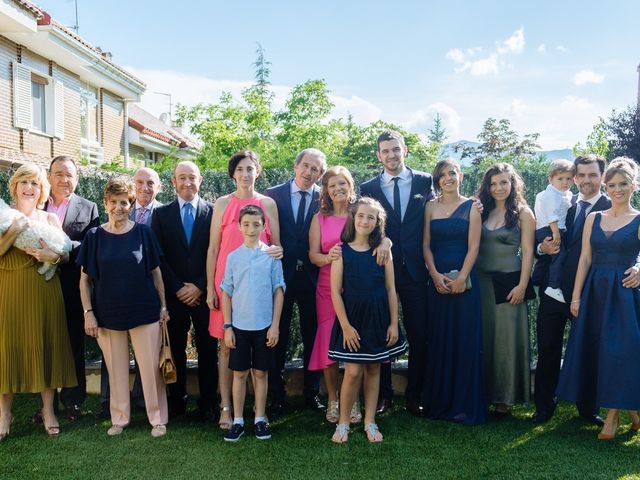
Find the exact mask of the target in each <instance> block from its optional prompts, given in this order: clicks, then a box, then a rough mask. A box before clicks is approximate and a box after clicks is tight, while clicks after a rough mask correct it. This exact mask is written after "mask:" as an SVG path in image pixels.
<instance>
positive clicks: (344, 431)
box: [331, 423, 349, 443]
mask: <svg viewBox="0 0 640 480" xmlns="http://www.w3.org/2000/svg"><path fill="white" fill-rule="evenodd" d="M347 440H349V424H348V423H339V424H337V425H336V431H335V432H334V433H333V436H332V437H331V441H332V442H333V443H347Z"/></svg>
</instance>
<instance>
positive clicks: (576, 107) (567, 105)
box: [560, 95, 593, 112]
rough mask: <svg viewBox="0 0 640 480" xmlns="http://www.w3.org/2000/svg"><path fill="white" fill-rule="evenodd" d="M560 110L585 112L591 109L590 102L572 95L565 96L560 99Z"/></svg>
mask: <svg viewBox="0 0 640 480" xmlns="http://www.w3.org/2000/svg"><path fill="white" fill-rule="evenodd" d="M560 108H562V109H564V110H569V111H574V112H576V111H578V112H581V111H585V110H590V109H592V108H593V105H592V104H591V102H590V101H589V100H588V99H586V98H580V97H575V96H573V95H567V96H566V97H564V98H563V99H562V102H561V103H560Z"/></svg>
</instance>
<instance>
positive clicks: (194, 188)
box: [171, 161, 202, 202]
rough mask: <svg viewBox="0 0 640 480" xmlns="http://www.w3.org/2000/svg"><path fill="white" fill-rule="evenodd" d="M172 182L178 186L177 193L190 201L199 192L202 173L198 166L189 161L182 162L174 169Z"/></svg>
mask: <svg viewBox="0 0 640 480" xmlns="http://www.w3.org/2000/svg"><path fill="white" fill-rule="evenodd" d="M171 183H173V185H174V186H175V187H176V193H177V194H178V196H179V197H180V198H182V199H183V200H186V201H187V202H190V201H191V200H193V199H194V197H195V196H196V195H197V194H198V191H199V190H200V184H201V183H202V175H200V169H199V168H198V166H197V165H196V164H195V163H193V162H189V161H184V162H180V163H178V164H177V165H176V169H175V170H174V171H173V178H172V179H171Z"/></svg>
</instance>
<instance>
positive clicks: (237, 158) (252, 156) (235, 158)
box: [228, 150, 262, 178]
mask: <svg viewBox="0 0 640 480" xmlns="http://www.w3.org/2000/svg"><path fill="white" fill-rule="evenodd" d="M245 158H248V159H249V160H251V161H252V162H253V163H254V165H255V166H256V172H257V174H258V176H259V175H260V172H262V166H261V165H260V157H259V156H258V154H257V153H256V152H254V151H252V150H238V151H237V152H236V153H234V154H233V155H231V158H230V159H229V164H228V170H229V177H231V178H233V174H234V173H236V167H237V166H238V164H239V163H240V162H241V161H242V160H244V159H245Z"/></svg>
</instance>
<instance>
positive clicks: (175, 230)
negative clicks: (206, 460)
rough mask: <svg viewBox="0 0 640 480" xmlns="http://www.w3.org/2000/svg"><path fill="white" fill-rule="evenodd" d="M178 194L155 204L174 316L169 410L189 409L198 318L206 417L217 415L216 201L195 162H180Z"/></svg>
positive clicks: (202, 415) (153, 223)
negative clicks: (210, 259) (205, 191)
mask: <svg viewBox="0 0 640 480" xmlns="http://www.w3.org/2000/svg"><path fill="white" fill-rule="evenodd" d="M171 181H172V183H173V185H174V186H175V189H176V193H177V195H178V198H177V199H176V200H174V201H173V202H171V203H169V204H167V205H162V206H160V207H157V208H156V209H154V212H153V216H152V218H151V228H152V230H153V231H154V232H155V234H156V236H157V237H158V241H159V242H160V246H161V247H162V252H163V254H164V257H163V260H162V265H161V270H162V278H163V280H164V286H165V290H166V293H167V307H168V309H169V315H170V317H171V321H169V323H168V324H167V327H168V330H169V337H170V340H171V352H172V353H173V358H174V360H175V362H176V369H177V374H178V381H177V382H176V383H174V384H171V385H169V411H170V413H171V414H172V415H173V416H177V415H181V414H183V413H185V412H186V409H187V357H186V352H185V349H186V345H187V335H188V333H189V329H190V327H191V323H193V327H194V330H195V341H196V348H197V351H198V381H199V386H200V399H199V401H198V407H199V410H200V418H201V419H202V421H211V420H214V419H215V415H214V411H215V405H216V388H217V385H218V370H217V343H216V341H215V339H214V338H212V337H211V336H210V335H209V331H208V329H209V308H208V307H207V304H206V302H205V294H206V290H207V289H206V287H207V274H206V260H207V248H208V247H209V231H210V226H211V216H212V214H213V205H212V204H211V203H209V202H206V201H204V200H202V199H201V198H200V197H199V196H198V191H199V189H200V184H201V183H202V176H201V175H200V170H199V169H198V166H197V165H196V164H195V163H193V162H180V163H179V164H178V165H176V168H175V171H174V173H173V177H172V179H171Z"/></svg>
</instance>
